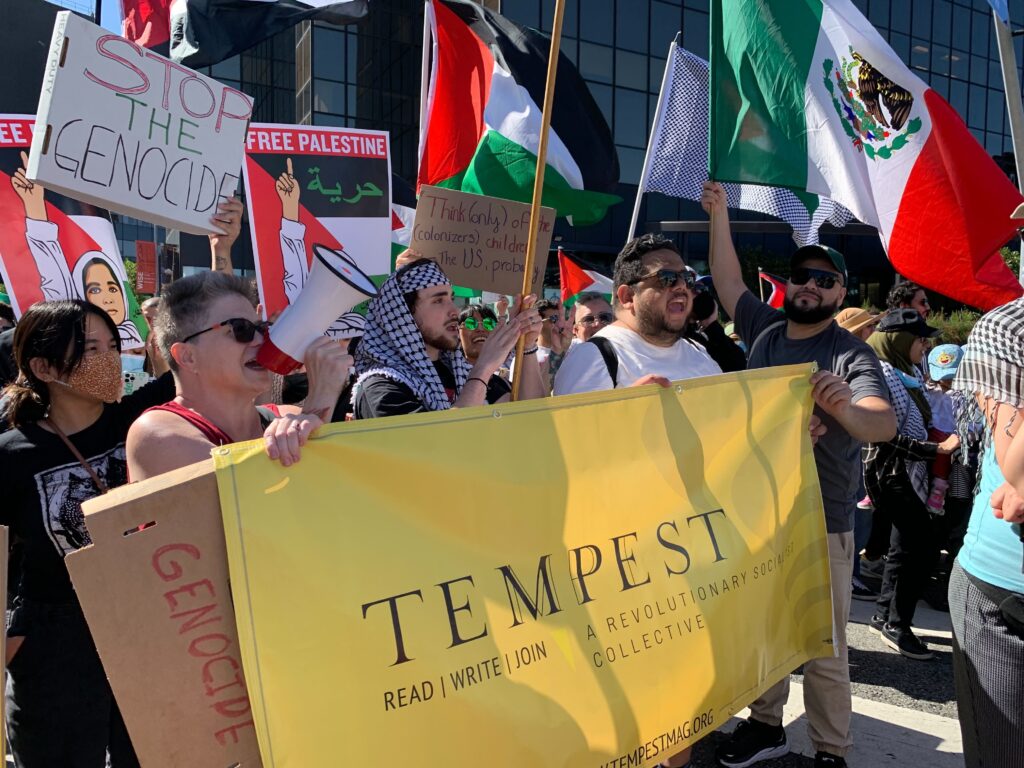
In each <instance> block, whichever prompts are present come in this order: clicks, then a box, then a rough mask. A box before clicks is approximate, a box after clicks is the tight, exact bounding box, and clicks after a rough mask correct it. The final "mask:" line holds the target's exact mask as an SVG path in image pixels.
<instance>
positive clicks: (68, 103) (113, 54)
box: [27, 11, 252, 234]
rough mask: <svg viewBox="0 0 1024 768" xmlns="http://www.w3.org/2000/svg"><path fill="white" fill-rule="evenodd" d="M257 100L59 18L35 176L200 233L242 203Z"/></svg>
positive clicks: (31, 171) (34, 156) (35, 146)
mask: <svg viewBox="0 0 1024 768" xmlns="http://www.w3.org/2000/svg"><path fill="white" fill-rule="evenodd" d="M251 114H252V99H251V98H249V97H248V96H246V95H245V94H244V93H242V92H240V91H237V90H235V89H234V88H229V87H227V86H225V85H222V84H221V83H218V82H217V81H216V80H213V79H211V78H209V77H205V76H204V75H201V74H199V73H197V72H193V71H192V70H191V69H188V68H187V67H183V66H181V65H180V64H175V63H174V62H173V61H171V60H170V59H166V58H164V57H163V56H160V55H158V54H156V53H154V52H153V51H149V50H146V49H144V48H140V47H139V46H138V45H136V44H135V43H132V42H130V41H128V40H126V39H124V38H122V37H120V36H118V35H115V34H112V33H110V32H107V31H106V30H104V29H101V28H100V27H97V26H96V25H94V24H91V23H89V22H88V21H85V20H84V19H82V18H80V17H78V16H75V15H74V14H72V13H70V12H67V11H65V12H62V13H59V14H57V22H56V24H55V26H54V30H53V39H52V41H51V43H50V56H49V59H48V61H47V64H46V71H45V74H44V76H43V86H42V91H41V93H40V97H39V112H38V114H37V116H36V132H35V136H34V139H33V142H32V152H31V154H30V156H29V166H28V174H27V175H28V177H29V179H31V180H32V181H38V182H40V183H42V184H43V185H44V186H46V188H48V189H53V190H56V191H59V192H62V193H64V194H66V195H69V196H71V197H74V198H77V199H80V200H84V201H87V202H93V203H96V204H98V205H102V206H104V207H106V208H109V209H110V210H113V211H118V212H120V213H124V214H127V215H130V216H135V217H137V218H140V219H144V220H146V221H152V222H155V223H157V224H162V225H164V226H165V227H168V228H171V229H181V230H183V231H185V232H191V233H193V234H207V233H211V232H215V231H216V230H215V229H214V228H213V226H212V225H211V224H210V217H211V216H213V214H214V213H215V212H216V210H217V204H218V202H219V201H220V200H222V199H224V198H228V197H230V196H232V195H233V194H235V191H236V190H237V188H238V180H239V175H240V168H241V165H242V157H243V152H244V146H245V134H246V127H247V125H248V123H249V117H250V116H251Z"/></svg>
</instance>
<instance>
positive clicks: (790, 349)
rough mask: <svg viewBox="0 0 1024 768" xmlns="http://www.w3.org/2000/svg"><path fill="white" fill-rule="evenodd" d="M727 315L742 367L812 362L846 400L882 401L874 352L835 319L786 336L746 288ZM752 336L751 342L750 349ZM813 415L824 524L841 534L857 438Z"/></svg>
mask: <svg viewBox="0 0 1024 768" xmlns="http://www.w3.org/2000/svg"><path fill="white" fill-rule="evenodd" d="M808 247H809V248H813V247H814V246H808ZM733 318H734V319H735V321H736V330H737V332H738V333H739V335H740V338H741V339H743V341H745V342H746V344H747V349H748V350H749V353H748V357H747V367H748V368H768V367H770V366H773V365H790V364H791V363H806V362H809V361H811V360H813V361H814V362H816V363H817V364H818V368H819V369H820V370H822V371H831V372H832V373H834V374H835V375H836V376H838V377H839V378H840V379H842V380H843V381H844V382H846V383H847V384H848V385H849V386H850V392H851V396H850V401H851V402H852V403H854V404H856V403H859V402H860V401H861V400H863V399H864V398H865V397H877V398H881V399H882V400H885V401H886V402H888V398H889V390H888V389H887V388H886V386H885V379H884V378H883V376H882V369H881V366H880V365H879V363H878V357H877V355H875V353H874V352H873V351H872V350H871V347H869V346H868V345H867V344H865V343H864V342H863V341H861V340H860V339H858V338H857V337H856V336H854V335H853V334H851V333H849V332H847V331H844V330H843V329H842V328H840V327H839V325H838V324H837V323H835V322H833V323H832V324H831V325H828V326H826V328H825V329H824V330H823V331H821V332H819V333H816V334H815V335H813V336H810V337H808V338H800V339H794V338H790V337H789V336H788V334H787V332H786V329H787V326H788V323H787V320H786V317H785V316H784V315H783V314H782V313H781V312H779V311H778V310H776V309H772V308H771V307H769V306H768V305H767V304H765V303H763V302H761V301H758V300H757V297H755V296H754V294H752V293H750V291H745V292H744V293H743V294H741V295H740V298H739V300H738V301H737V302H736V311H735V313H734V314H733ZM762 334H763V335H762ZM758 337H760V338H758ZM755 339H756V340H757V345H756V347H753V348H752V347H751V345H752V344H753V343H754V340H755ZM815 413H816V414H817V415H818V416H819V417H820V418H821V421H822V423H823V424H824V425H825V427H826V428H827V431H826V432H825V434H824V435H822V436H821V437H819V438H818V443H817V445H816V446H815V447H814V459H815V462H816V463H817V465H818V478H819V480H820V482H821V498H822V501H823V502H824V503H825V523H826V526H827V527H828V532H829V533H846V532H847V531H852V530H853V515H854V511H855V509H856V506H857V491H858V486H859V480H860V477H859V474H860V466H861V464H860V449H861V445H862V441H861V440H858V439H857V438H855V437H854V436H853V435H851V434H850V433H849V432H847V431H846V430H845V429H843V427H842V425H841V424H840V423H839V422H838V421H837V420H836V419H835V417H834V416H831V415H829V414H828V413H827V412H826V411H825V410H823V409H822V408H820V407H818V408H815Z"/></svg>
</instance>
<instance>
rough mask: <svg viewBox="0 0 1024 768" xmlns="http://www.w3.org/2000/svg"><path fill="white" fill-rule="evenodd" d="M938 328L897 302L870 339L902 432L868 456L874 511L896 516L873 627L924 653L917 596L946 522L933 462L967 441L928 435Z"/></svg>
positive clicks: (887, 639) (915, 655)
mask: <svg viewBox="0 0 1024 768" xmlns="http://www.w3.org/2000/svg"><path fill="white" fill-rule="evenodd" d="M938 333H939V330H938V329H937V328H933V327H931V326H930V325H928V324H927V323H925V321H924V318H922V317H921V315H920V314H919V313H918V312H917V311H916V310H913V309H894V310H892V311H891V312H889V313H888V314H887V315H886V316H885V318H884V319H883V320H882V321H881V322H880V323H879V324H878V331H877V332H876V333H874V334H872V335H871V336H870V337H869V338H868V340H867V343H868V345H869V346H871V348H872V349H874V350H875V352H876V353H877V354H878V358H879V360H880V361H881V363H882V373H883V374H884V376H885V384H886V386H887V387H888V389H889V401H890V402H891V403H892V408H893V410H894V411H895V412H896V420H897V424H898V429H897V433H896V437H894V438H893V439H892V440H890V441H889V442H887V443H871V444H870V445H868V448H867V452H866V454H865V457H864V482H865V485H866V486H867V491H868V495H869V496H871V500H872V501H873V502H874V504H875V514H876V515H878V514H884V515H888V516H889V517H891V518H892V532H891V534H890V540H889V556H888V558H887V559H886V562H885V571H884V574H883V576H882V591H881V593H880V594H879V596H878V602H877V609H876V613H875V615H874V616H873V617H872V618H871V629H872V630H873V631H875V632H877V633H879V634H880V635H881V637H882V641H883V642H884V643H885V644H886V645H888V646H889V647H890V648H892V649H893V650H895V651H898V652H899V653H901V654H902V655H903V656H906V657H907V658H909V659H918V660H926V659H931V658H932V657H933V656H934V654H933V653H932V652H931V651H930V650H929V649H928V646H927V645H925V643H923V642H922V641H921V640H920V639H919V638H918V637H917V636H916V635H915V634H914V631H913V628H912V623H913V621H914V611H915V609H916V606H917V601H918V600H919V599H920V598H921V596H922V594H923V593H924V587H925V584H926V583H927V579H928V575H929V574H930V573H931V569H932V566H933V565H934V564H935V561H936V559H937V558H938V555H939V532H940V527H939V526H938V525H937V524H936V522H935V520H933V518H932V514H931V513H930V512H929V510H928V507H927V506H926V504H927V500H928V495H929V493H930V486H929V480H928V463H929V462H931V461H934V459H935V458H936V457H937V456H938V455H940V454H944V455H949V454H952V453H953V451H955V450H956V449H957V447H958V446H959V444H960V440H959V438H958V437H957V436H956V435H952V436H950V437H948V438H947V439H946V440H944V441H943V442H941V443H936V442H929V440H928V428H929V426H930V424H931V421H932V417H931V408H930V407H929V405H928V398H927V397H926V396H925V391H924V385H923V382H922V381H921V379H920V378H919V375H918V367H919V366H920V365H921V361H922V360H923V359H924V356H925V351H926V350H927V344H928V339H929V338H932V337H933V336H936V335H938ZM874 525H878V522H877V521H876V522H875V523H874ZM873 527H874V526H873Z"/></svg>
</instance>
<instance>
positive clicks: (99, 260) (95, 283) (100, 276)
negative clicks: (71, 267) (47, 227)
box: [74, 251, 142, 346]
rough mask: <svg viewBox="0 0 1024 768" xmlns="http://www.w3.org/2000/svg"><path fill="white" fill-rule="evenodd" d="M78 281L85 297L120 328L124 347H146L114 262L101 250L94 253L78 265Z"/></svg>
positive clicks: (86, 256) (76, 267)
mask: <svg viewBox="0 0 1024 768" xmlns="http://www.w3.org/2000/svg"><path fill="white" fill-rule="evenodd" d="M74 279H75V282H76V284H77V285H80V286H81V290H82V298H83V299H85V300H86V301H88V302H89V303H90V304H95V305H96V306H97V307H99V308H100V309H102V310H103V311H104V312H106V313H107V315H109V316H110V319H111V320H113V321H114V325H116V326H117V333H118V336H119V337H120V339H121V346H126V345H132V344H137V345H139V346H141V345H142V336H141V334H140V333H139V329H138V328H136V327H135V323H134V322H132V318H131V312H130V310H129V307H128V299H127V297H126V296H125V292H124V282H122V280H121V278H120V277H118V274H117V270H116V268H115V267H114V262H113V261H111V260H110V259H109V258H108V257H107V255H106V254H104V253H101V252H100V251H90V252H89V253H86V254H84V255H83V256H82V258H80V259H79V260H78V263H77V264H76V265H75V272H74Z"/></svg>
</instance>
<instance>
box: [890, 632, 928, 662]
mask: <svg viewBox="0 0 1024 768" xmlns="http://www.w3.org/2000/svg"><path fill="white" fill-rule="evenodd" d="M882 642H883V643H885V644H886V645H888V646H889V647H890V648H892V649H893V650H894V651H899V652H900V653H901V654H903V655H904V656H906V657H907V658H908V659H917V660H918V661H928V660H929V659H934V658H935V654H934V653H932V652H931V651H930V650H928V646H927V645H925V644H924V643H923V642H921V640H920V639H919V638H918V637H917V635H915V634H914V632H913V630H910V629H903V628H901V627H894V626H893V625H892V624H886V625H885V627H884V628H883V629H882Z"/></svg>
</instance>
